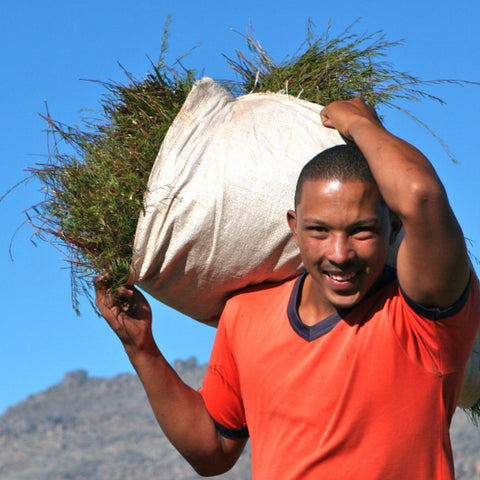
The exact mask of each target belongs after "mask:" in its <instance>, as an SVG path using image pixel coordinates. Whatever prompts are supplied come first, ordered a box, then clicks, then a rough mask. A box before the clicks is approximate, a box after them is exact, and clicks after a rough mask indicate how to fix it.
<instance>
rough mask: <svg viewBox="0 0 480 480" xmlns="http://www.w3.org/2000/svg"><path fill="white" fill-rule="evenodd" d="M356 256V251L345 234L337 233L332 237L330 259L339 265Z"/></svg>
mask: <svg viewBox="0 0 480 480" xmlns="http://www.w3.org/2000/svg"><path fill="white" fill-rule="evenodd" d="M354 257H355V252H354V250H353V249H352V246H351V244H350V242H349V240H348V237H346V236H344V235H336V236H334V237H332V240H331V243H330V249H329V252H328V260H329V261H330V262H332V263H335V264H337V265H342V264H344V263H347V262H349V261H350V260H352V259H353V258H354Z"/></svg>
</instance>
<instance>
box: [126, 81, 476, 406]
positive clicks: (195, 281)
mask: <svg viewBox="0 0 480 480" xmlns="http://www.w3.org/2000/svg"><path fill="white" fill-rule="evenodd" d="M321 109H322V107H321V106H319V105H316V104H312V103H309V102H306V101H303V100H299V99H296V98H293V97H289V96H287V95H281V94H249V95H245V96H242V97H238V98H236V99H234V98H233V97H232V96H231V95H230V94H229V93H228V92H226V91H225V90H224V89H223V88H222V87H220V86H219V85H217V84H216V83H215V82H214V81H213V80H211V79H209V78H203V79H202V80H200V81H197V82H196V83H195V85H194V87H193V88H192V91H191V93H190V94H189V96H188V98H187V99H186V101H185V104H184V105H183V107H182V109H181V110H180V112H179V114H178V115H177V117H176V119H175V121H174V122H173V123H172V125H171V127H170V129H169V130H168V133H167V135H166V137H165V139H164V141H163V144H162V147H161V149H160V152H159V154H158V157H157V159H156V162H155V165H154V167H153V170H152V172H151V175H150V179H149V184H148V192H147V195H146V197H145V202H144V211H143V213H142V214H141V216H140V219H139V222H138V226H137V232H136V236H135V244H134V252H133V267H134V270H135V275H136V278H135V283H136V284H138V285H139V286H140V287H141V288H142V289H143V290H145V291H146V292H148V293H150V294H151V295H152V296H153V297H154V298H156V299H158V300H159V301H161V302H162V303H164V304H166V305H169V306H170V307H172V308H174V309H176V310H178V311H180V312H182V313H184V314H186V315H188V316H190V317H192V318H194V319H196V320H199V321H201V322H204V323H208V324H212V325H215V324H216V322H217V320H218V317H219V315H220V313H221V311H222V309H223V306H224V303H225V301H226V299H227V298H228V297H229V296H231V295H232V294H233V293H234V292H236V291H238V290H241V289H243V288H245V287H247V286H249V285H256V284H260V283H264V282H278V281H282V280H285V279H287V278H290V277H293V276H295V275H297V274H298V273H299V272H300V271H301V270H302V266H301V260H300V256H299V254H298V249H297V247H296V245H295V242H294V240H293V237H292V235H291V233H290V230H289V228H288V224H287V220H286V212H287V210H289V209H293V207H294V192H295V184H296V181H297V177H298V174H299V173H300V170H301V169H302V167H303V165H304V164H305V163H307V162H308V161H309V160H310V159H311V158H312V157H314V156H315V155H316V154H317V153H319V152H321V151H322V150H325V149H326V148H329V147H332V146H334V145H338V144H341V143H344V142H343V140H342V139H341V137H340V135H339V134H338V132H337V131H336V130H333V129H327V128H325V127H323V125H322V124H321V121H320V110H321ZM391 253H392V257H394V250H393V249H392V252H391ZM393 262H394V260H393V261H392V260H391V261H390V263H391V264H393ZM478 345H479V346H480V343H479V344H478ZM478 350H479V349H478V348H477V353H476V354H475V355H472V358H471V360H470V364H471V368H475V369H476V370H475V371H473V370H472V372H473V373H472V374H471V375H470V374H467V377H466V387H467V390H468V391H467V392H466V394H465V395H466V397H465V400H464V395H463V394H462V399H461V400H460V405H461V406H463V407H465V408H467V407H470V406H471V405H472V404H473V403H474V402H475V401H476V399H478V398H479V397H480V391H479V388H480V371H479V368H480V357H479V355H480V354H479V353H478ZM469 368H470V367H469ZM469 375H470V376H469Z"/></svg>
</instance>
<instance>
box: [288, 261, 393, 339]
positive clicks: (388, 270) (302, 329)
mask: <svg viewBox="0 0 480 480" xmlns="http://www.w3.org/2000/svg"><path fill="white" fill-rule="evenodd" d="M307 275H308V272H305V273H304V274H302V275H301V276H299V277H298V278H297V280H296V282H295V284H294V286H293V289H292V292H291V294H290V300H289V302H288V307H287V314H288V320H289V322H290V325H291V326H292V328H293V330H294V331H295V332H296V333H297V334H298V335H299V336H300V337H302V338H303V339H305V340H307V341H308V342H311V341H312V340H315V339H317V338H319V337H321V336H322V335H325V334H326V333H328V332H330V330H332V329H333V328H334V327H335V326H336V325H337V324H338V323H339V322H340V320H342V319H343V318H344V317H345V316H346V315H348V314H349V313H350V312H351V311H352V310H354V309H355V307H356V306H357V305H359V304H357V305H355V306H353V307H352V308H349V309H341V310H337V311H336V312H335V313H333V314H332V315H329V316H328V317H326V318H324V319H323V320H320V321H319V322H318V323H316V324H315V325H306V324H305V323H303V322H302V320H301V318H300V315H299V314H298V304H299V299H300V296H301V293H302V288H303V284H304V282H305V278H306V276H307ZM395 278H396V270H395V269H394V268H392V267H389V266H385V268H384V269H383V271H382V273H381V274H380V277H379V278H378V279H377V280H376V282H375V284H374V285H373V287H372V288H371V289H370V291H369V292H368V293H367V295H365V297H364V298H362V300H361V301H360V303H361V302H363V301H364V300H365V299H366V298H368V297H369V296H371V295H373V294H374V293H375V292H377V291H378V290H380V289H381V288H383V287H384V286H386V285H388V284H389V283H390V282H391V281H393V280H394V279H395Z"/></svg>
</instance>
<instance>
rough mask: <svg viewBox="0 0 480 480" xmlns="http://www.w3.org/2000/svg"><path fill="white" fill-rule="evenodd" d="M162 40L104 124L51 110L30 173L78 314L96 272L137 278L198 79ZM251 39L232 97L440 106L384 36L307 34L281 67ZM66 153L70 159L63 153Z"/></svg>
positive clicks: (113, 96)
mask: <svg viewBox="0 0 480 480" xmlns="http://www.w3.org/2000/svg"><path fill="white" fill-rule="evenodd" d="M167 27H168V22H167ZM167 27H166V31H167ZM166 36H167V35H166V33H165V35H164V41H163V42H162V49H161V55H160V61H159V62H158V63H157V64H156V65H154V64H152V71H151V72H150V73H148V74H147V75H146V77H145V78H144V79H142V80H138V79H136V78H134V77H133V76H132V75H131V74H128V73H126V75H127V79H128V81H127V83H126V84H120V83H112V82H101V84H102V85H103V86H104V87H105V89H106V93H105V94H104V95H103V97H102V99H101V103H100V105H101V112H100V118H98V119H94V120H88V121H85V125H84V128H83V129H79V128H73V127H69V126H66V125H64V124H62V123H60V122H58V121H55V120H53V119H52V118H51V117H50V115H49V113H48V111H47V115H46V116H45V119H46V121H47V124H48V133H49V137H50V138H51V139H52V138H53V145H52V147H51V148H50V152H49V160H48V162H47V163H46V164H43V165H36V166H34V167H33V168H31V169H30V172H31V174H32V176H34V177H36V178H37V179H39V180H40V182H41V183H42V184H43V187H44V188H43V190H44V192H45V199H44V201H43V202H42V203H40V204H39V205H36V206H35V207H32V209H31V211H30V213H29V220H30V223H31V224H32V225H33V227H34V228H35V231H36V234H37V235H38V236H39V237H41V238H42V239H44V240H47V241H49V242H51V243H53V244H54V245H55V246H57V247H58V248H60V249H61V250H62V251H63V252H65V254H66V255H67V258H68V261H69V262H70V265H71V272H72V299H73V304H74V307H75V308H76V309H77V311H78V295H77V294H78V293H79V292H82V291H83V292H84V293H85V294H86V295H87V297H88V295H89V291H90V289H91V284H92V279H93V278H94V277H95V276H96V275H98V274H99V273H100V272H107V274H108V277H107V278H108V281H109V282H110V286H111V287H113V288H116V287H118V286H120V285H121V284H123V283H125V282H126V281H127V279H128V277H129V275H130V274H131V273H132V272H131V265H130V263H131V258H132V251H133V242H134V237H135V230H136V224H137V220H138V217H139V214H140V212H141V209H142V199H143V195H144V193H145V191H146V189H147V181H148V176H149V173H150V170H151V168H152V166H153V163H154V161H155V158H156V155H157V153H158V150H159V148H160V146H161V144H162V141H163V138H164V136H165V134H166V132H167V130H168V128H169V127H170V125H171V123H172V121H173V120H174V118H175V116H176V115H177V113H178V111H179V110H180V108H181V106H182V104H183V102H184V100H185V99H186V97H187V95H188V93H189V91H190V89H191V87H192V85H193V83H194V80H195V75H194V73H193V71H192V70H188V69H185V68H182V69H180V71H178V70H175V69H173V68H170V67H168V66H166V64H165V63H164V62H163V57H164V53H165V48H166V43H165V39H166ZM245 39H246V43H247V49H248V51H249V53H250V58H247V56H246V55H245V54H244V53H242V52H241V51H237V52H236V53H237V59H236V60H231V59H228V58H227V61H228V63H229V65H230V66H231V67H232V68H233V70H234V72H236V73H237V74H238V76H239V80H236V81H225V80H224V81H222V82H220V83H222V84H223V85H224V86H225V87H226V88H228V89H229V90H230V91H231V92H232V93H233V95H241V94H245V93H251V92H280V91H283V92H285V93H287V94H289V95H294V96H298V97H301V98H303V99H304V100H308V101H311V102H315V103H318V104H322V105H326V104H328V103H329V102H331V101H333V100H339V99H350V98H353V97H355V96H362V97H363V98H364V99H365V100H367V101H369V102H370V103H371V104H372V105H385V106H388V107H397V108H401V107H400V106H399V105H397V104H396V103H395V102H396V101H403V100H410V101H416V100H419V99H422V98H428V99H431V100H434V101H438V102H441V100H440V99H439V98H437V97H435V96H433V95H430V94H428V93H426V92H425V91H423V90H422V88H423V87H426V86H430V85H432V84H434V83H438V82H432V81H421V80H419V79H418V78H416V77H413V76H411V75H410V74H407V73H403V72H399V71H396V70H395V69H393V68H392V66H391V65H390V64H389V63H388V62H386V61H385V57H386V51H387V50H388V49H389V48H391V47H393V46H396V45H398V44H400V43H402V42H401V41H395V42H389V41H387V40H386V39H385V37H384V35H383V33H382V32H376V33H374V34H370V35H357V34H355V33H352V32H351V27H349V28H348V29H347V30H345V31H344V32H343V33H342V34H341V35H339V36H338V37H336V38H329V31H328V29H327V32H326V33H324V34H323V35H321V36H318V37H316V36H315V35H314V34H313V32H312V29H311V28H310V26H309V29H308V36H307V39H306V41H305V42H304V43H303V44H302V46H301V47H300V49H299V50H298V51H297V54H295V55H293V56H292V57H289V58H287V59H286V60H284V61H283V62H281V63H276V62H275V61H274V60H273V59H272V58H271V57H270V56H269V55H268V54H267V52H265V50H264V49H263V48H262V47H261V45H260V43H259V42H258V40H257V39H256V37H255V36H254V34H253V33H252V32H248V31H247V34H246V36H245ZM440 82H445V81H440ZM448 82H450V81H448ZM456 83H458V82H456ZM407 113H408V112H407ZM65 146H67V147H68V148H66V150H68V151H69V153H64V152H62V148H64V147H65Z"/></svg>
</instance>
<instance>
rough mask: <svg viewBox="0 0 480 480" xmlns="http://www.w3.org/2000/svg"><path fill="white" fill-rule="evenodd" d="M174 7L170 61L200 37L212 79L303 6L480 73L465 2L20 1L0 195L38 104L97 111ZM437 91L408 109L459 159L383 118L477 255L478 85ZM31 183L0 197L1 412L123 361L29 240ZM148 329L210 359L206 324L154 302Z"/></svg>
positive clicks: (45, 251) (199, 63)
mask: <svg viewBox="0 0 480 480" xmlns="http://www.w3.org/2000/svg"><path fill="white" fill-rule="evenodd" d="M168 14H172V24H171V28H170V39H169V47H170V48H169V51H168V55H167V59H168V60H170V61H171V62H173V61H174V59H175V58H177V57H178V56H180V55H182V54H184V53H185V52H187V51H189V50H190V49H191V48H192V47H193V46H195V45H198V47H197V48H196V49H195V51H194V52H193V53H192V54H191V55H190V56H189V57H188V58H187V60H186V61H185V63H186V64H187V66H189V67H191V68H195V69H196V70H197V71H199V72H202V71H203V72H204V73H205V74H206V75H208V76H211V77H213V78H234V76H233V73H232V72H231V71H230V69H229V67H228V66H227V64H226V62H225V60H224V58H223V57H222V54H226V55H228V56H233V55H234V51H235V49H236V48H240V49H243V48H244V42H243V39H242V38H241V36H240V35H239V34H237V33H234V32H232V30H237V31H239V32H242V33H243V32H245V30H246V28H247V27H248V25H249V22H250V21H251V22H252V24H253V26H254V28H255V31H256V33H257V36H258V37H259V39H260V41H261V43H262V45H263V46H264V47H265V48H266V50H267V51H269V52H270V53H271V54H272V55H273V56H274V57H275V58H276V59H277V60H282V58H284V57H285V56H286V55H287V54H292V53H294V52H295V51H296V49H297V47H298V46H299V45H300V43H301V42H302V41H303V40H304V39H305V36H306V31H307V20H308V18H309V17H310V18H311V20H312V21H313V23H314V24H315V26H316V31H317V32H319V33H321V32H323V31H324V30H325V27H326V25H327V22H328V21H329V20H330V21H331V24H332V34H335V33H338V32H340V31H342V30H343V29H345V28H346V27H347V26H348V25H350V24H351V23H352V22H354V21H355V20H356V19H358V18H360V17H361V18H362V20H361V21H360V22H359V23H358V25H357V26H356V27H355V29H354V31H355V32H356V33H366V32H367V33H372V32H375V31H378V30H383V31H384V32H385V34H386V35H387V38H388V39H390V40H398V39H400V38H404V39H406V44H405V45H403V46H400V47H396V48H394V49H392V50H391V51H390V54H389V57H388V59H389V60H390V61H391V62H392V63H394V65H395V66H396V68H397V69H399V70H404V71H410V72H411V73H413V74H414V75H417V76H419V77H421V78H423V79H437V78H455V79H469V80H474V81H480V58H479V57H480V29H479V28H478V24H479V21H480V4H479V3H478V2H473V1H464V0H460V1H457V2H456V3H455V5H453V4H452V2H447V1H438V0H437V1H435V2H433V1H423V2H418V1H412V0H405V1H404V2H401V3H400V2H388V1H382V2H380V1H377V0H374V1H370V2H353V1H341V0H339V1H337V2H318V1H303V2H300V3H299V2H290V1H285V0H278V1H277V2H275V3H273V2H272V3H270V2H262V1H260V0H257V1H255V2H253V1H250V0H245V1H243V2H241V3H239V2H230V1H224V2H215V1H212V0H210V1H204V2H182V1H178V0H177V1H175V2H173V1H158V2H153V1H152V2H147V1H143V0H136V1H135V2H134V1H118V0H117V1H110V0H107V1H101V0H100V1H99V0H97V1H95V2H94V1H91V0H87V1H82V2H65V1H49V0H45V1H43V2H34V1H33V0H31V1H25V0H18V1H17V2H15V4H13V2H8V3H5V2H4V4H3V5H2V6H1V7H0V45H1V49H0V69H1V80H0V84H1V87H2V88H1V93H0V108H1V110H0V111H1V116H0V123H1V126H0V159H1V169H2V173H1V175H0V196H1V195H2V194H3V193H4V192H5V191H7V190H8V189H9V188H10V187H11V186H12V185H14V184H15V183H17V182H18V181H20V180H22V179H23V178H24V177H25V176H26V173H25V168H27V167H28V166H32V165H33V164H34V163H37V162H39V163H41V162H43V161H44V160H45V154H46V152H47V143H46V135H45V132H44V130H45V122H44V121H43V120H42V119H41V118H40V117H39V115H38V113H45V102H48V108H49V110H50V113H51V115H52V117H53V118H55V119H57V120H60V121H62V122H64V123H66V124H71V125H74V124H78V123H80V121H81V117H82V111H85V110H86V111H88V110H91V109H93V110H96V109H98V100H99V99H100V96H101V94H102V92H103V89H102V87H101V86H100V85H99V84H97V83H92V82H88V81H82V80H80V79H90V80H109V79H111V80H114V81H123V80H124V79H125V77H124V74H123V73H122V70H121V69H120V67H119V66H118V64H119V63H120V64H122V65H123V66H124V67H125V68H126V69H127V70H128V71H130V72H132V73H133V74H134V75H136V76H138V77H142V76H144V75H145V73H146V72H147V71H148V66H149V60H148V57H150V58H151V59H152V60H154V61H156V60H157V58H158V54H159V48H160V43H161V38H162V33H163V25H164V22H165V20H166V17H167V15H168ZM431 92H432V93H433V94H436V95H438V96H440V97H441V98H443V99H444V100H445V101H446V102H447V105H446V106H439V105H436V104H433V103H432V102H427V101H425V102H421V103H418V104H415V105H411V106H410V109H411V110H412V111H413V112H414V113H415V114H416V115H418V116H419V117H420V118H422V119H423V120H424V121H425V122H426V123H427V124H429V125H430V126H431V127H432V128H433V129H434V130H435V132H436V133H437V134H438V135H439V136H440V137H442V138H443V139H444V140H445V142H446V143H447V144H448V145H449V147H450V148H451V150H452V151H453V152H454V153H455V155H456V156H457V158H458V159H459V161H460V164H458V165H454V164H453V163H452V162H450V160H449V159H448V158H447V156H446V155H445V153H444V152H443V150H442V149H441V147H440V146H439V145H438V143H437V142H436V141H435V140H434V139H433V138H432V137H431V136H430V135H429V134H428V133H427V132H426V131H424V130H423V129H421V128H420V127H418V126H417V125H415V124H414V123H413V122H412V121H411V120H409V119H408V118H407V117H405V116H404V115H401V114H399V113H396V112H394V111H392V110H381V111H380V113H382V114H383V115H384V116H385V120H386V125H387V127H388V128H389V129H390V130H392V131H393V132H394V133H396V134H397V135H399V136H401V137H403V138H405V139H406V140H408V141H410V142H411V143H413V144H415V145H416V146H417V147H419V148H420V149H421V150H422V151H423V152H424V153H425V154H426V155H427V156H428V157H429V158H430V159H431V160H432V162H433V163H434V165H435V167H436V168H437V170H438V172H439V174H440V176H441V178H442V180H443V181H444V183H445V186H446V188H447V191H448V193H449V196H450V200H451V203H452V206H453V208H454V210H455V212H456V213H457V216H458V218H459V220H460V223H461V225H462V227H463V228H464V233H465V236H466V237H467V238H469V239H471V240H472V242H473V243H472V245H471V250H472V252H473V253H474V254H475V255H477V256H478V257H480V246H479V245H480V244H479V242H480V225H479V222H478V212H479V205H480V182H479V178H480V162H479V160H478V157H479V153H478V152H479V151H480V135H479V131H478V123H479V119H480V114H479V112H480V108H479V107H480V105H479V104H480V101H479V99H480V87H472V86H467V87H457V86H442V87H436V88H434V89H432V90H431ZM41 198H42V197H41V193H40V192H39V185H37V184H35V183H34V182H30V183H27V184H25V185H22V186H20V187H19V188H17V189H16V190H15V191H14V192H12V193H11V194H10V195H9V196H8V197H6V198H5V199H4V200H3V201H2V202H1V203H0V219H1V227H2V228H1V230H0V267H1V271H2V286H1V294H0V300H1V304H0V305H1V313H2V314H1V317H0V318H1V319H0V326H1V336H0V351H1V359H0V413H1V412H3V411H4V410H5V408H7V407H8V406H10V405H12V404H15V403H17V402H18V401H20V400H22V399H24V398H25V397H26V396H28V395H29V394H32V393H35V392H37V391H41V390H43V389H45V388H47V387H48V386H50V385H52V384H54V383H56V382H58V381H60V380H61V379H62V377H63V374H64V373H65V372H68V371H71V370H74V369H86V370H87V371H88V372H89V374H90V375H93V376H110V375H114V374H117V373H121V372H126V371H131V367H130V366H129V364H128V361H127V359H126V357H125V354H124V353H123V350H122V347H121V346H120V343H119V341H118V340H117V338H116V337H115V335H114V334H113V332H111V331H110V330H109V328H108V327H107V325H106V324H105V323H104V321H103V320H102V319H100V318H98V317H97V316H96V315H95V314H94V313H93V310H92V308H91V307H90V305H89V304H88V303H86V302H84V303H83V304H82V308H81V310H82V312H83V313H82V315H81V316H80V317H77V316H76V314H75V313H74V311H73V309H72V308H71V302H70V277H69V271H68V265H67V264H66V263H65V261H64V260H63V259H62V257H61V255H60V254H59V253H58V252H57V251H56V250H55V249H54V248H53V247H52V246H50V245H48V244H46V243H39V244H37V246H35V245H34V244H32V243H31V242H30V237H31V236H32V233H33V232H32V230H31V228H30V227H29V226H28V225H27V226H25V227H24V228H22V229H21V230H20V231H19V232H18V233H17V235H16V237H15V239H14V241H13V245H12V255H13V262H12V261H11V259H10V255H9V247H10V243H11V240H12V236H13V235H14V234H15V231H16V230H17V227H19V226H20V225H21V224H22V222H24V220H25V216H24V215H23V214H22V212H23V211H24V210H25V209H26V208H28V207H30V206H32V205H34V204H36V203H38V202H39V201H40V200H41ZM152 304H153V307H154V322H155V336H156V338H157V341H158V343H159V345H160V347H161V349H162V351H163V352H164V354H165V355H166V357H167V359H168V360H169V361H173V360H174V359H177V358H181V359H184V358H187V357H189V356H192V355H193V356H196V357H197V358H198V359H199V361H201V362H205V361H207V360H208V354H209V351H210V347H211V343H212V341H213V335H214V330H213V329H211V328H210V327H205V326H203V325H201V324H198V323H197V322H195V321H193V320H191V319H188V318H186V317H183V316H181V315H179V314H177V313H175V312H173V311H171V310H169V309H168V308H166V307H164V306H162V305H161V304H159V303H158V302H157V301H153V302H152Z"/></svg>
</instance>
